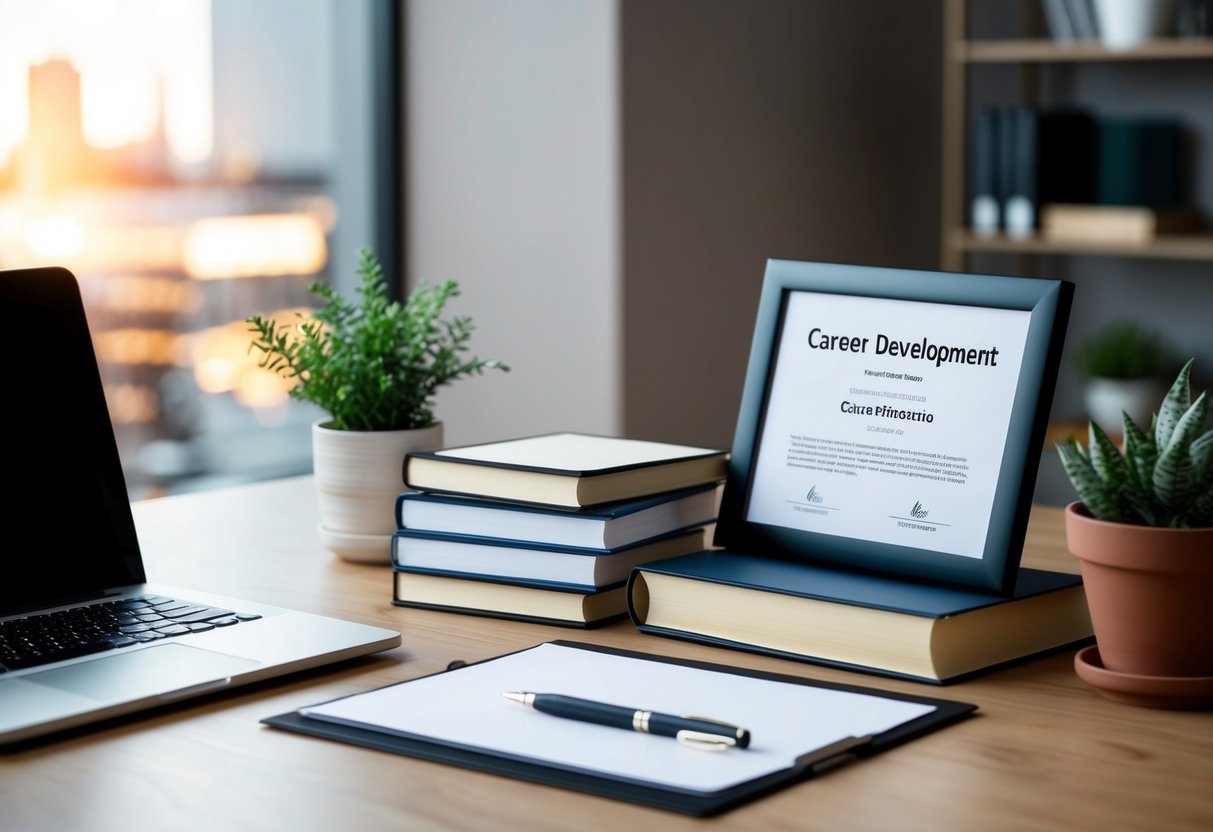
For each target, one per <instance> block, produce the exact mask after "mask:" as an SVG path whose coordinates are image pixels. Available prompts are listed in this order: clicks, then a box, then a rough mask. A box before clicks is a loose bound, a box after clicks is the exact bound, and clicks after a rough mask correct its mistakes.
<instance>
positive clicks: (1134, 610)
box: [1058, 359, 1213, 708]
mask: <svg viewBox="0 0 1213 832" xmlns="http://www.w3.org/2000/svg"><path fill="white" fill-rule="evenodd" d="M1192 364H1193V360H1192V359H1189V360H1188V361H1187V363H1185V364H1184V366H1183V368H1182V369H1181V370H1180V372H1179V375H1178V376H1177V377H1176V379H1175V383H1174V384H1173V385H1172V386H1171V389H1170V390H1169V391H1168V392H1167V394H1166V396H1165V398H1164V399H1163V401H1162V404H1161V406H1160V408H1159V410H1158V413H1157V414H1155V416H1154V419H1153V424H1152V426H1151V430H1150V432H1149V433H1145V432H1143V431H1142V430H1140V429H1139V428H1138V427H1137V425H1136V424H1135V423H1134V422H1133V421H1132V420H1130V419H1125V420H1124V430H1125V434H1124V436H1125V442H1124V451H1123V453H1122V452H1121V451H1119V450H1118V449H1117V448H1116V446H1115V445H1114V444H1113V443H1112V440H1110V439H1109V438H1108V436H1107V434H1106V433H1104V431H1103V430H1101V429H1100V427H1099V426H1098V425H1097V424H1095V423H1094V422H1092V423H1091V425H1090V439H1089V442H1088V444H1087V445H1086V446H1085V447H1084V446H1083V445H1081V444H1079V443H1078V442H1077V440H1075V439H1073V438H1071V439H1070V440H1069V441H1068V442H1066V443H1063V444H1061V445H1059V446H1058V452H1059V454H1060V456H1061V462H1062V466H1063V467H1064V468H1065V471H1066V474H1067V475H1068V476H1069V478H1070V482H1071V484H1073V486H1074V488H1075V489H1076V490H1077V492H1078V496H1079V501H1076V502H1073V503H1071V504H1070V505H1069V506H1067V508H1066V515H1065V516H1066V541H1067V544H1068V546H1069V549H1070V551H1071V553H1073V554H1074V556H1075V557H1077V558H1078V559H1079V561H1080V562H1081V564H1082V574H1083V582H1084V584H1085V586H1086V591H1087V602H1088V605H1089V607H1090V610H1091V621H1092V625H1093V627H1094V630H1095V640H1096V648H1097V649H1096V650H1094V651H1091V650H1086V651H1083V652H1081V653H1079V654H1078V655H1077V656H1076V657H1075V669H1076V671H1077V672H1078V674H1079V676H1080V677H1082V678H1083V679H1084V680H1086V681H1087V682H1088V683H1090V684H1092V685H1093V686H1095V687H1096V689H1097V690H1099V691H1100V693H1102V694H1103V695H1105V696H1107V697H1108V698H1110V699H1114V700H1117V701H1121V702H1127V703H1130V704H1135V705H1145V706H1150V707H1165V708H1192V707H1213V429H1206V427H1205V424H1206V420H1207V417H1208V410H1209V394H1208V391H1205V392H1202V393H1201V394H1200V396H1199V397H1198V398H1197V399H1196V401H1194V402H1193V401H1192V399H1191V391H1190V385H1189V378H1190V374H1191V370H1192Z"/></svg>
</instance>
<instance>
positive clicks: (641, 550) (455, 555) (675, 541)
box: [391, 528, 704, 590]
mask: <svg viewBox="0 0 1213 832" xmlns="http://www.w3.org/2000/svg"><path fill="white" fill-rule="evenodd" d="M703 547H704V531H703V529H702V528H697V529H691V530H689V531H678V532H673V533H671V534H666V535H663V536H661V537H656V538H652V539H650V540H644V541H640V542H639V543H632V544H629V545H628V546H622V547H619V548H616V549H586V548H573V547H568V546H563V547H562V546H549V545H545V544H541V543H532V542H529V541H525V540H510V539H497V538H487V537H472V536H469V535H457V534H447V533H443V532H426V531H418V530H415V529H400V530H398V531H396V533H395V534H393V535H392V546H391V552H392V565H393V567H395V568H398V569H407V570H409V571H411V572H427V573H432V574H446V575H455V576H467V577H477V578H481V579H483V580H509V581H518V582H523V581H530V582H535V583H536V584H539V585H550V586H552V587H560V586H563V587H573V588H578V589H586V590H589V589H597V588H600V587H603V586H608V585H611V584H619V583H622V582H623V581H625V580H627V577H628V573H629V572H631V570H632V567H633V566H636V565H638V564H641V563H646V562H649V561H657V560H664V559H665V558H672V557H676V556H678V555H685V554H688V553H690V552H695V551H699V550H701V549H703Z"/></svg>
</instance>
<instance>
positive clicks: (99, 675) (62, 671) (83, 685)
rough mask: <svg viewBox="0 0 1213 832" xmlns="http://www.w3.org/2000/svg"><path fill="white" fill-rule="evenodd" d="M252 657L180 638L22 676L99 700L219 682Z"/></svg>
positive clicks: (246, 665)
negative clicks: (178, 641)
mask: <svg viewBox="0 0 1213 832" xmlns="http://www.w3.org/2000/svg"><path fill="white" fill-rule="evenodd" d="M256 664H257V662H255V661H252V660H251V659H243V658H240V657H238V656H229V655H226V654H224V653H215V652H213V651H211V650H202V649H199V648H197V647H190V646H188V645H185V644H157V645H156V646H154V647H148V648H146V649H144V650H136V651H134V652H131V653H116V654H115V653H110V654H108V655H106V656H103V657H101V658H97V659H93V660H92V661H87V662H79V663H77V664H73V665H68V666H67V667H60V668H56V669H54V670H44V671H42V672H41V673H31V674H30V675H28V676H25V677H23V681H26V682H36V683H37V684H40V685H48V686H50V687H52V688H58V689H59V690H66V691H70V692H71V693H75V694H79V695H81V696H88V697H90V698H92V699H99V700H101V701H103V702H114V701H122V700H132V699H142V698H145V697H148V696H158V695H160V694H164V693H170V692H172V691H177V690H181V689H183V688H194V687H198V686H200V685H205V684H206V683H208V682H219V683H220V684H217V685H215V687H216V688H218V687H221V686H222V684H223V683H225V682H226V680H227V679H228V678H229V677H230V676H231V675H232V674H234V673H236V672H238V671H241V670H245V669H247V668H250V667H254V666H256Z"/></svg>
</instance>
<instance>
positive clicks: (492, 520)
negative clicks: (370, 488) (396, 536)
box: [396, 483, 720, 549]
mask: <svg viewBox="0 0 1213 832" xmlns="http://www.w3.org/2000/svg"><path fill="white" fill-rule="evenodd" d="M719 505H720V489H719V486H717V485H716V484H714V483H713V484H708V485H701V486H696V487H694V488H689V489H682V490H679V491H671V492H666V493H664V494H656V495H653V496H652V497H644V498H641V499H638V500H626V501H624V502H619V503H608V504H606V505H602V506H592V507H589V508H585V509H580V510H578V509H558V508H550V507H546V506H535V505H530V504H524V503H509V502H504V501H500V500H482V499H474V498H467V497H456V496H452V495H449V494H428V493H426V492H422V491H405V492H403V493H401V494H400V496H399V497H397V499H396V525H397V527H398V528H406V529H414V530H417V531H431V532H446V533H449V534H464V535H473V536H477V537H490V538H509V539H513V540H523V541H530V542H532V543H543V544H548V545H551V546H569V547H577V548H582V549H617V548H619V547H622V546H630V545H631V544H633V543H639V542H640V541H643V540H648V539H649V538H653V537H660V536H661V535H665V534H670V533H672V532H676V531H681V530H683V529H691V528H695V527H698V526H704V525H707V524H708V523H712V522H715V520H716V513H717V511H718V510H719Z"/></svg>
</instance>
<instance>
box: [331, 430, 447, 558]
mask: <svg viewBox="0 0 1213 832" xmlns="http://www.w3.org/2000/svg"><path fill="white" fill-rule="evenodd" d="M325 424H326V423H324V422H315V423H314V424H313V425H312V465H313V469H314V471H315V478H316V494H317V496H318V497H319V500H320V539H321V542H322V543H323V544H324V546H325V548H327V549H329V550H331V551H333V552H334V553H336V554H337V556H338V557H340V558H342V559H343V560H348V561H357V562H360V563H379V564H384V565H387V564H388V562H389V556H390V546H391V537H392V532H394V531H395V530H396V515H395V507H396V496H397V495H398V494H399V493H400V492H401V491H403V490H404V481H403V479H402V470H403V467H402V466H403V462H404V455H405V454H406V453H408V452H409V451H433V450H437V449H438V448H441V447H442V424H441V423H436V424H433V425H431V426H429V427H428V428H418V429H416V430H388V431H355V430H334V429H332V428H329V427H325Z"/></svg>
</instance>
